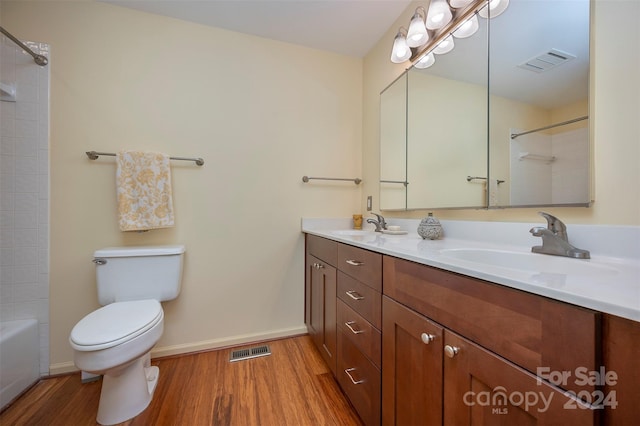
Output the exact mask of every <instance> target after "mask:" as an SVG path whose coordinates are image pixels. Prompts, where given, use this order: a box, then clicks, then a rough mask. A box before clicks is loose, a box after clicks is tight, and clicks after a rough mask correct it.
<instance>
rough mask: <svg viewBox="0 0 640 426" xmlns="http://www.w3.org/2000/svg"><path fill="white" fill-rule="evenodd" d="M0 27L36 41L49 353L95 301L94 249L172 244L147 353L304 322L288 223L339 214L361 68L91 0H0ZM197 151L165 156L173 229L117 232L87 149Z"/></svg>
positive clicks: (356, 150)
mask: <svg viewBox="0 0 640 426" xmlns="http://www.w3.org/2000/svg"><path fill="white" fill-rule="evenodd" d="M0 12H1V15H0V16H1V17H2V21H1V23H2V26H3V27H5V28H6V29H8V30H9V31H11V32H12V33H13V34H15V35H16V36H17V37H19V38H21V39H26V40H36V41H41V42H46V43H49V44H50V46H51V52H52V53H51V62H50V67H51V95H50V99H51V129H50V131H51V134H50V147H51V157H50V164H51V170H50V173H51V258H50V270H51V299H50V317H51V330H50V333H51V359H50V363H51V366H52V369H51V371H52V373H56V372H61V371H64V370H65V369H67V368H70V367H72V352H71V348H70V347H69V344H68V335H69V332H70V331H71V328H72V327H73V326H74V324H75V323H76V322H77V321H78V320H79V319H80V318H82V317H83V316H84V315H85V314H87V313H88V312H90V311H92V310H93V309H95V308H96V307H97V306H98V305H97V300H96V290H95V283H94V267H93V264H92V263H91V258H92V253H93V251H94V250H96V249H98V248H100V247H105V246H113V245H139V244H168V243H183V244H185V245H186V247H187V253H186V260H185V272H184V282H183V287H182V293H181V294H180V297H179V298H178V299H177V300H174V301H171V302H167V303H165V304H164V308H165V313H166V317H165V332H164V336H163V337H162V340H161V341H160V342H159V344H158V351H157V353H159V354H167V353H171V352H180V351H189V350H197V349H201V348H207V347H216V346H221V345H227V344H230V343H234V342H237V341H249V340H257V339H261V338H265V337H270V336H277V335H282V334H290V333H296V332H300V331H304V330H306V329H305V328H304V317H303V310H304V298H303V295H304V278H303V277H304V267H303V264H304V263H303V259H304V246H303V238H302V235H301V233H300V218H301V217H303V216H307V217H314V216H350V215H351V214H352V213H355V212H357V211H358V210H359V209H360V203H359V200H360V198H361V196H360V189H359V187H356V186H355V185H353V184H348V183H335V184H322V183H310V184H303V183H302V182H301V177H302V176H303V175H306V174H308V175H315V176H323V175H325V176H358V175H359V174H360V171H361V151H362V148H361V140H362V135H361V128H362V127H361V126H362V112H361V109H362V60H361V59H356V58H350V57H346V56H341V55H335V54H331V53H326V52H321V51H317V50H312V49H307V48H302V47H298V46H294V45H290V44H285V43H280V42H275V41H270V40H266V39H261V38H256V37H251V36H247V35H242V34H238V33H234V32H229V31H224V30H220V29H214V28H209V27H205V26H200V25H196V24H191V23H187V22H184V21H179V20H174V19H168V18H164V17H160V16H154V15H150V14H145V13H141V12H136V11H132V10H129V9H125V8H121V7H117V6H112V5H106V4H102V3H96V2H92V1H71V2H61V1H55V2H49V1H44V2H31V1H16V2H12V1H5V0H3V1H2V9H1V11H0ZM127 148H131V149H142V150H154V151H162V152H166V153H168V154H170V155H175V156H201V157H203V158H204V159H205V161H206V163H205V165H204V167H197V166H195V165H194V164H193V163H182V162H172V167H173V169H172V174H173V185H174V205H175V211H176V222H177V226H176V227H175V228H173V229H167V230H157V231H151V232H148V233H144V234H137V233H121V232H120V231H119V230H118V228H117V222H116V212H115V183H114V182H115V163H114V159H113V158H110V157H101V158H100V159H99V160H97V161H90V160H88V159H87V157H86V156H85V154H84V152H85V151H88V150H97V151H106V152H115V151H117V150H119V149H127Z"/></svg>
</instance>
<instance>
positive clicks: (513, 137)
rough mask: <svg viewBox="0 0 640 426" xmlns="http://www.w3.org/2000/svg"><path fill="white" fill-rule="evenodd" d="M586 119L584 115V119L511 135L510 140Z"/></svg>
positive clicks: (575, 119) (586, 116)
mask: <svg viewBox="0 0 640 426" xmlns="http://www.w3.org/2000/svg"><path fill="white" fill-rule="evenodd" d="M588 118H589V116H588V115H585V116H584V117H578V118H574V119H571V120H567V121H563V122H562V123H556V124H552V125H550V126H545V127H540V128H539V129H533V130H529V131H526V132H522V133H511V139H515V138H517V137H518V136H522V135H528V134H529V133H535V132H539V131H540V130H547V129H553V128H554V127H558V126H564V125H566V124H571V123H575V122H576V121H582V120H586V119H588Z"/></svg>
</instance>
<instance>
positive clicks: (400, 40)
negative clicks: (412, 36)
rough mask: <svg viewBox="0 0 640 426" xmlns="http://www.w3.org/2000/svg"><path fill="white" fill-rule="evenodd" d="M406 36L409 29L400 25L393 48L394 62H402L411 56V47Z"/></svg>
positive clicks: (392, 56) (392, 59)
mask: <svg viewBox="0 0 640 426" xmlns="http://www.w3.org/2000/svg"><path fill="white" fill-rule="evenodd" d="M406 36H407V30H405V29H404V27H400V29H399V30H398V34H396V38H395V39H394V40H393V48H392V49H391V62H393V63H394V64H400V63H402V62H404V61H406V60H407V59H409V58H410V57H411V48H410V47H409V45H408V44H407V38H406Z"/></svg>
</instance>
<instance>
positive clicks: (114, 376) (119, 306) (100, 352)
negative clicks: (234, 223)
mask: <svg viewBox="0 0 640 426" xmlns="http://www.w3.org/2000/svg"><path fill="white" fill-rule="evenodd" d="M184 253H185V247H184V246H183V245H168V246H137V247H107V248H103V249H100V250H96V251H95V252H94V254H93V256H94V257H93V263H94V264H95V265H96V287H97V290H98V302H99V303H100V304H101V305H102V306H103V307H102V308H100V309H98V310H96V311H94V312H91V313H90V314H88V315H87V316H85V317H84V318H82V319H81V320H80V321H79V322H78V323H77V324H76V326H75V327H74V328H73V330H72V331H71V334H70V335H69V343H70V344H71V347H72V348H73V359H74V362H75V364H76V367H78V368H79V369H80V370H83V371H85V372H87V373H92V374H97V375H102V376H103V380H102V390H101V392H100V404H99V406H98V415H97V421H98V423H100V424H103V425H111V424H116V423H122V422H124V421H127V420H129V419H131V418H133V417H135V416H137V415H138V414H140V413H141V412H142V411H143V410H144V409H145V408H147V406H148V405H149V403H150V402H151V398H152V397H153V392H154V390H155V388H156V384H157V383H158V375H159V370H158V367H152V366H151V349H152V348H153V347H154V345H155V344H156V343H157V342H158V340H160V337H161V336H162V331H163V326H164V311H163V310H162V306H161V305H160V302H165V301H169V300H174V299H175V298H177V297H178V295H179V294H180V289H181V286H182V269H183V259H184Z"/></svg>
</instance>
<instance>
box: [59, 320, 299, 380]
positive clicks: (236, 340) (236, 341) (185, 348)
mask: <svg viewBox="0 0 640 426" xmlns="http://www.w3.org/2000/svg"><path fill="white" fill-rule="evenodd" d="M306 333H307V326H305V325H301V326H299V327H292V328H283V329H280V330H272V331H268V332H265V333H251V334H242V335H239V336H231V337H224V338H221V339H213V340H203V341H200V342H193V343H185V344H182V345H171V346H161V347H156V348H154V349H152V350H151V358H161V357H166V356H174V355H184V354H188V353H191V352H202V351H210V350H215V349H221V348H226V347H231V346H237V345H242V344H245V343H254V342H260V341H265V340H274V339H280V338H283V337H290V336H296V335H300V334H306ZM76 371H78V368H77V367H76V366H75V364H74V363H73V361H68V362H60V363H56V364H51V365H49V376H56V375H59V374H68V373H74V372H76Z"/></svg>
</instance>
